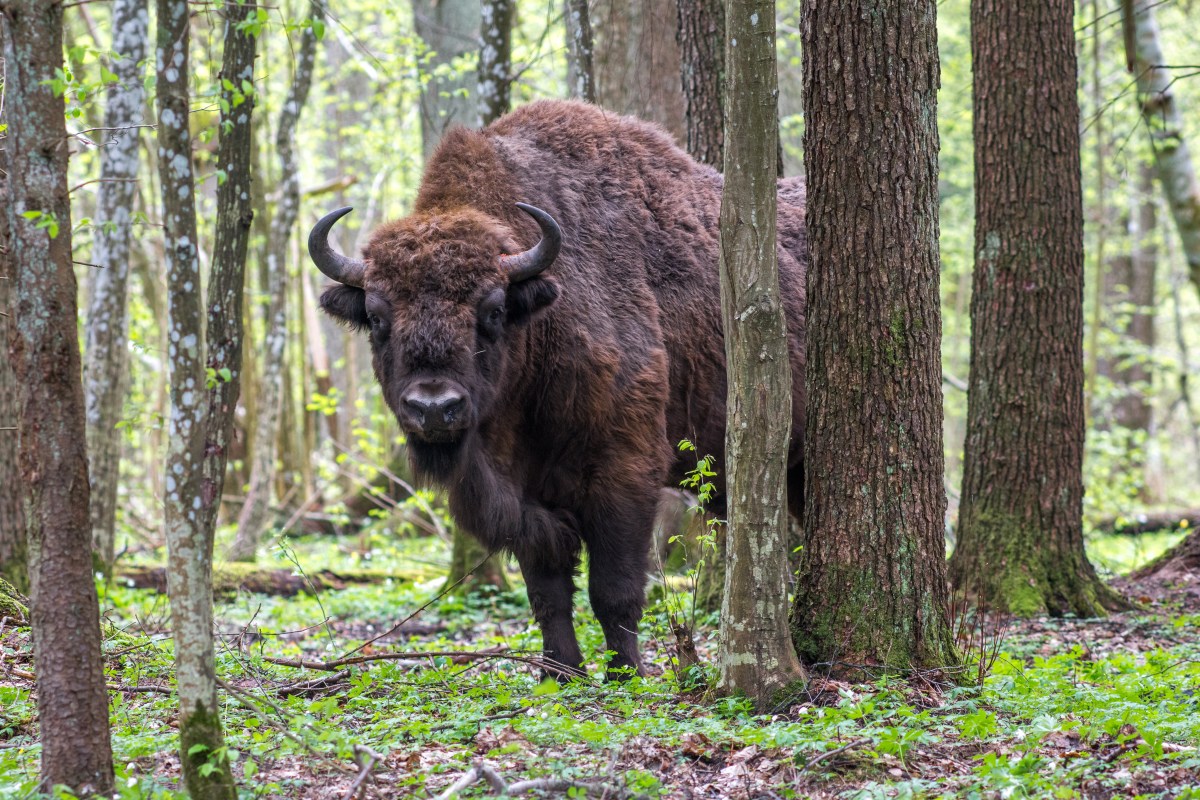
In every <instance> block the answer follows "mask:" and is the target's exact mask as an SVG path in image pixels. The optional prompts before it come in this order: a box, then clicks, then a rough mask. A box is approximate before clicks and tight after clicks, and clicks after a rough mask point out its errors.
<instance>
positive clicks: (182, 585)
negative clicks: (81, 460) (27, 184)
mask: <svg viewBox="0 0 1200 800" xmlns="http://www.w3.org/2000/svg"><path fill="white" fill-rule="evenodd" d="M157 3H158V5H157V18H158V40H157V44H156V51H155V63H156V65H157V73H158V77H157V88H158V168H159V178H160V191H161V193H162V220H163V227H164V237H165V246H164V251H165V254H166V261H167V317H168V320H167V357H168V362H169V364H170V397H171V412H170V416H169V422H168V426H167V430H168V445H167V460H166V474H167V477H166V485H165V489H166V491H165V492H164V495H163V506H164V516H165V528H166V540H167V593H168V596H169V598H170V603H171V623H172V624H171V627H172V631H173V633H174V637H175V678H176V683H177V692H178V695H179V707H180V709H179V711H180V718H179V738H180V759H181V761H182V769H183V777H184V783H185V785H186V786H187V790H188V794H189V795H190V796H191V797H192V798H193V800H198V799H199V798H204V800H226V799H228V800H234V798H236V796H237V788H236V786H235V785H234V782H233V775H232V772H231V770H230V764H229V762H228V761H223V760H220V758H219V756H220V755H223V754H224V752H225V751H224V736H223V733H222V730H221V719H220V716H219V713H218V706H217V682H216V664H215V661H214V655H213V617H212V547H213V538H212V533H213V532H212V529H211V528H210V527H208V526H207V525H206V524H205V523H206V520H207V519H208V518H209V512H208V511H207V510H206V509H205V505H206V502H205V500H206V498H205V476H204V472H203V464H204V443H205V438H206V434H207V426H206V417H207V407H208V406H207V403H206V398H207V392H206V390H205V372H204V350H205V348H204V309H203V307H202V305H201V301H200V265H199V260H198V250H197V239H196V204H195V181H194V177H193V168H192V157H191V141H190V136H189V133H188V111H189V97H188V80H189V78H190V76H191V69H190V64H189V58H188V42H189V39H190V35H189V26H188V23H189V18H188V5H187V2H186V0H157ZM215 501H216V498H208V502H209V503H212V502H215ZM206 764H211V765H212V766H215V767H216V769H215V770H204V769H202V767H204V766H205V765H206ZM206 773H207V774H206Z"/></svg>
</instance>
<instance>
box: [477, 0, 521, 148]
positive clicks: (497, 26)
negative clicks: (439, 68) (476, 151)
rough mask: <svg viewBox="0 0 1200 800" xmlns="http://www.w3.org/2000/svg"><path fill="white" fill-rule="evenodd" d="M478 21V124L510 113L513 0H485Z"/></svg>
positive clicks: (480, 124)
mask: <svg viewBox="0 0 1200 800" xmlns="http://www.w3.org/2000/svg"><path fill="white" fill-rule="evenodd" d="M480 5H481V8H480V20H481V22H480V25H479V39H480V45H479V88H478V97H479V126H480V127H483V126H484V125H490V124H491V123H493V122H495V121H496V120H498V119H499V118H500V117H501V116H503V115H504V114H506V113H508V108H509V104H510V102H511V101H510V96H511V89H512V26H513V12H514V11H515V10H516V4H515V3H514V2H513V0H483V2H482V3H481V4H480Z"/></svg>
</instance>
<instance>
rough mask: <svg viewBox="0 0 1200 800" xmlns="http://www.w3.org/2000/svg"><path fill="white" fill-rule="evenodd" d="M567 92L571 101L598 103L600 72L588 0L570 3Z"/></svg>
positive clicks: (568, 12)
mask: <svg viewBox="0 0 1200 800" xmlns="http://www.w3.org/2000/svg"><path fill="white" fill-rule="evenodd" d="M566 17H567V88H568V90H569V91H570V92H571V97H577V98H579V99H580V100H583V101H584V102H587V103H594V102H596V71H595V66H594V64H593V61H592V57H593V53H594V46H593V44H592V42H593V40H592V14H591V12H590V11H589V10H588V0H567V3H566Z"/></svg>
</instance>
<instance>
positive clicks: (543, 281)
mask: <svg viewBox="0 0 1200 800" xmlns="http://www.w3.org/2000/svg"><path fill="white" fill-rule="evenodd" d="M557 299H558V284H557V283H555V282H554V281H553V280H551V279H549V278H530V279H528V280H524V281H521V282H520V283H513V284H510V285H509V287H508V297H506V298H505V300H504V306H505V308H507V309H508V320H507V321H508V324H509V325H524V324H526V323H528V322H529V321H531V320H532V319H533V318H534V317H535V316H537V314H538V313H539V312H540V311H542V310H543V309H546V308H549V307H550V305H551V304H553V303H554V301H555V300H557Z"/></svg>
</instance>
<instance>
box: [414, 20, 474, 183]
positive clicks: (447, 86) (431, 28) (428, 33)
mask: <svg viewBox="0 0 1200 800" xmlns="http://www.w3.org/2000/svg"><path fill="white" fill-rule="evenodd" d="M412 8H413V26H414V27H415V28H416V30H417V35H418V36H420V37H421V40H422V41H424V42H425V46H426V47H428V48H429V50H430V51H431V53H430V55H429V57H428V60H423V63H422V64H421V71H422V78H425V77H428V79H429V81H428V83H426V84H425V86H424V87H423V88H422V90H421V141H422V144H423V150H424V153H425V161H427V162H428V161H429V157H430V156H431V155H433V149H434V148H435V147H437V144H438V142H440V141H441V140H442V134H444V133H445V132H446V130H447V129H448V128H449V127H450V126H451V125H470V124H472V123H473V122H475V120H476V119H477V118H478V116H479V114H478V105H477V104H476V102H475V84H476V77H475V75H473V74H471V72H470V71H466V70H451V72H452V73H453V74H452V75H437V74H436V72H437V70H438V67H441V66H443V65H445V66H447V67H450V66H451V65H452V64H453V63H454V61H455V60H456V59H460V58H463V57H464V56H467V55H469V54H470V53H473V52H475V51H476V50H478V48H479V39H478V37H479V20H480V18H481V16H482V13H481V10H480V0H412Z"/></svg>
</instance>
